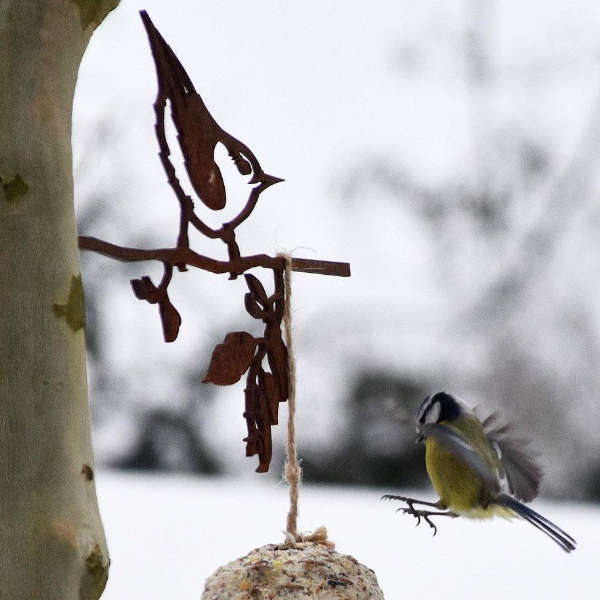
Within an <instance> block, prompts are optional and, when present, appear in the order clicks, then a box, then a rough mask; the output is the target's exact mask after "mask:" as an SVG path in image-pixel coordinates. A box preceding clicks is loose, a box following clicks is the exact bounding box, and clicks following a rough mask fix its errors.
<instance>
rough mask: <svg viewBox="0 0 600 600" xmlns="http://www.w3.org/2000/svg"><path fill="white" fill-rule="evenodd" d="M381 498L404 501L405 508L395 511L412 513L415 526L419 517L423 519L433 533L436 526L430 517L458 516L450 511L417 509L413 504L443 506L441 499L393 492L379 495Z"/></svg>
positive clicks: (453, 517) (419, 521)
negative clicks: (428, 499) (427, 499)
mask: <svg viewBox="0 0 600 600" xmlns="http://www.w3.org/2000/svg"><path fill="white" fill-rule="evenodd" d="M381 499H382V500H400V502H406V504H407V505H408V507H407V508H404V507H402V508H399V509H398V510H397V511H396V512H398V511H402V512H403V513H404V514H406V515H412V516H413V517H415V519H417V526H418V525H420V523H421V519H423V520H424V521H425V522H426V523H427V525H429V527H431V528H432V529H433V535H435V534H436V533H437V527H436V526H435V524H434V523H433V521H432V520H431V517H450V518H452V519H455V518H456V517H458V515H457V514H456V513H453V512H452V511H449V510H448V511H431V510H417V509H416V508H415V506H414V505H415V504H422V505H424V506H433V507H434V508H445V506H444V504H443V503H442V501H441V500H438V501H437V502H426V501H424V500H417V499H415V498H408V497H406V496H394V495H393V494H385V496H382V497H381Z"/></svg>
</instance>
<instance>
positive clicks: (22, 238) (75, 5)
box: [0, 0, 118, 600]
mask: <svg viewBox="0 0 600 600" xmlns="http://www.w3.org/2000/svg"><path fill="white" fill-rule="evenodd" d="M117 2H118V0H0V308H1V313H0V598H1V599H2V600H13V599H27V600H30V599H38V598H39V599H44V600H53V599H57V600H58V599H60V600H71V599H75V598H77V599H80V598H81V599H88V598H89V599H92V598H98V597H100V595H101V593H102V590H103V588H104V585H105V583H106V577H107V574H108V553H107V550H106V543H105V539H104V532H103V529H102V523H101V521H100V516H99V512H98V507H97V501H96V491H95V483H94V479H93V466H94V465H93V456H92V449H91V442H90V423H89V407H88V400H87V382H86V371H85V341H84V328H83V311H82V306H83V304H82V293H81V278H80V273H79V258H78V251H77V242H76V228H75V219H74V211H73V182H72V159H71V108H72V102H73V93H74V88H75V81H76V78H77V71H78V68H79V63H80V60H81V57H82V54H83V52H84V50H85V47H86V45H87V43H88V41H89V38H90V36H91V33H92V32H93V30H94V28H95V27H96V25H97V24H98V23H100V22H101V21H102V19H103V18H104V16H105V15H106V13H107V12H108V11H109V10H110V9H112V8H113V7H114V6H115V5H116V4H117Z"/></svg>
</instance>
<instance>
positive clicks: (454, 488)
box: [383, 392, 576, 552]
mask: <svg viewBox="0 0 600 600" xmlns="http://www.w3.org/2000/svg"><path fill="white" fill-rule="evenodd" d="M416 427H417V441H419V442H423V441H424V442H425V463H426V467H427V474H428V475H429V479H430V480H431V483H432V484H433V487H434V488H435V491H436V492H437V494H438V496H439V497H440V499H439V500H438V501H437V502H423V501H420V500H415V499H414V498H407V497H405V496H395V495H392V494H387V495H385V496H383V498H384V499H387V500H400V501H403V502H405V503H406V504H407V506H408V508H403V509H402V510H403V512H405V513H408V514H411V515H413V516H414V517H416V518H417V519H418V521H417V524H418V523H419V522H420V519H421V518H423V519H424V520H425V521H426V522H427V523H428V524H429V526H430V527H432V528H433V529H434V535H435V533H436V531H437V529H436V527H435V525H434V524H433V523H432V521H431V520H430V518H431V517H432V516H447V517H459V516H465V517H469V518H475V519H486V518H490V517H493V516H497V515H499V516H503V517H508V518H511V517H515V516H518V517H521V518H523V519H525V520H526V521H527V522H529V523H531V524H532V525H533V526H534V527H537V529H539V530H540V531H542V532H544V533H545V534H546V535H547V536H548V537H549V538H550V539H552V540H553V541H554V542H556V543H557V544H558V545H559V546H560V547H561V548H562V549H563V550H565V551H566V552H570V551H571V550H574V549H575V544H576V542H575V540H574V539H573V538H572V537H571V536H570V535H569V534H568V533H566V532H564V531H563V530H562V529H561V528H560V527H558V526H557V525H555V524H554V523H552V522H551V521H549V520H548V519H546V518H545V517H543V516H542V515H540V514H539V513H537V512H535V511H534V510H532V509H531V508H529V507H528V506H526V505H525V504H523V503H522V502H521V501H524V502H529V501H530V500H532V499H533V498H535V497H536V496H537V493H538V488H539V483H540V479H541V476H542V473H541V470H540V468H539V467H538V465H537V464H536V462H535V460H534V458H533V457H532V456H531V454H530V453H528V452H527V450H526V446H527V442H525V441H524V440H522V439H519V438H516V437H514V436H513V434H512V430H511V428H510V426H509V425H505V424H502V423H501V422H499V420H498V416H497V414H496V413H493V414H492V415H490V416H488V417H487V418H485V419H484V420H483V421H480V420H479V419H478V418H477V416H475V414H473V412H471V411H470V410H469V409H468V408H467V407H466V406H464V405H463V404H461V403H460V402H459V401H458V400H457V399H456V398H454V397H453V396H451V395H450V394H447V393H445V392H438V393H437V394H432V395H431V396H427V398H425V400H423V402H422V403H421V406H420V407H419V410H418V412H417V417H416ZM415 504H421V505H424V506H430V507H433V508H435V509H437V510H436V511H432V510H416V509H415V508H414V505H415Z"/></svg>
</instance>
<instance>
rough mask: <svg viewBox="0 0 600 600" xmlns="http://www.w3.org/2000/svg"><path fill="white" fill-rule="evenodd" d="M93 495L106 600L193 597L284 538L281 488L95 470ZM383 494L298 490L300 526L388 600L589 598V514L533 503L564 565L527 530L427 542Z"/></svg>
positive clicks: (509, 527)
mask: <svg viewBox="0 0 600 600" xmlns="http://www.w3.org/2000/svg"><path fill="white" fill-rule="evenodd" d="M98 491H99V494H100V504H101V506H100V508H101V511H102V518H103V521H104V526H105V528H106V534H107V536H108V540H109V549H110V552H111V559H112V564H111V572H110V578H109V582H108V585H107V588H106V592H105V594H104V596H103V600H120V599H122V598H131V599H138V598H139V599H142V598H143V599H144V600H150V599H155V598H156V599H159V598H173V597H177V598H181V599H182V600H187V599H190V600H191V599H192V598H196V599H198V598H200V595H201V593H202V590H203V588H204V581H205V579H206V578H207V577H208V576H209V575H211V574H212V573H213V572H214V571H215V570H216V569H217V568H218V567H219V566H221V565H224V564H227V563H228V562H230V561H231V560H233V559H235V558H238V557H240V556H244V555H245V554H247V553H248V552H249V551H250V550H252V549H254V548H256V547H258V546H262V545H264V544H271V543H279V542H281V541H282V540H283V535H282V533H281V532H282V529H283V528H284V527H285V517H286V515H287V510H288V496H287V490H286V489H285V488H284V487H283V486H281V485H280V486H273V485H271V484H269V483H266V484H265V483H264V482H261V481H257V480H254V481H251V482H244V483H243V485H242V484H241V483H240V482H239V481H238V480H232V479H228V478H227V479H209V478H202V477H200V478H198V477H196V478H189V477H184V476H181V475H180V476H168V477H156V476H147V475H143V476H140V475H136V476H132V475H123V474H117V473H102V472H101V473H99V474H98ZM385 491H388V490H384V489H381V490H379V489H369V490H364V489H362V490H358V489H348V488H346V489H341V488H331V487H314V486H306V487H304V488H303V489H302V491H301V499H300V515H299V525H300V528H301V529H302V530H306V531H308V530H310V531H312V530H314V529H316V528H317V527H318V526H320V525H325V526H326V527H327V529H328V533H329V538H330V539H331V540H333V541H334V542H335V543H336V550H337V551H338V552H341V553H343V554H351V555H352V556H354V557H355V558H356V559H357V560H359V561H360V562H362V563H363V564H365V565H367V566H368V567H370V568H371V569H374V570H375V573H376V575H377V579H378V581H379V586H380V587H381V589H382V590H383V592H384V594H385V597H386V598H387V599H389V600H397V599H400V598H414V599H415V600H421V599H422V600H425V599H427V598H432V597H437V596H439V595H440V593H443V595H444V596H445V597H446V598H465V599H468V600H471V599H473V600H475V599H476V598H481V597H482V596H485V597H486V598H489V599H490V600H503V599H506V598H507V597H509V598H510V597H512V598H531V599H533V600H538V599H540V600H541V599H544V600H558V599H564V598H580V599H588V598H589V599H592V598H595V597H596V596H597V588H598V585H597V577H596V566H597V562H598V544H600V510H599V509H598V508H597V507H592V506H591V505H585V504H578V505H576V504H573V505H570V506H566V505H559V504H557V503H551V502H541V501H540V502H536V503H535V504H534V505H535V508H536V509H538V510H539V511H540V512H541V513H542V514H544V515H545V516H547V517H549V518H551V519H552V520H553V521H555V522H556V523H557V524H559V525H561V526H563V527H564V528H565V529H567V530H568V532H569V533H571V534H572V535H573V536H574V537H575V538H576V539H577V541H578V543H579V546H578V548H577V550H575V551H574V552H572V553H570V554H568V555H567V554H565V553H564V552H563V551H562V550H561V549H560V548H559V547H558V546H556V545H555V544H554V543H553V542H551V541H549V540H548V538H546V537H545V536H544V535H542V534H541V533H540V532H538V531H537V530H536V529H534V528H533V527H531V526H530V525H529V524H527V523H524V522H518V521H514V522H507V521H505V520H503V519H496V520H494V521H468V520H466V519H456V520H452V521H448V522H445V521H441V522H440V523H439V528H438V533H437V535H436V536H435V538H432V536H431V533H430V530H429V528H428V527H427V526H426V525H425V526H423V525H421V526H419V527H415V526H414V520H413V518H412V517H407V516H404V517H402V516H400V515H397V514H395V512H394V509H395V506H394V505H393V504H389V503H387V502H383V501H382V502H380V501H379V500H378V498H379V496H381V494H382V493H384V492H385ZM408 491H409V492H410V491H411V490H408ZM247 511H250V513H249V512H247ZM249 514H251V515H252V516H251V517H250V516H249ZM441 590H443V592H442V591H441Z"/></svg>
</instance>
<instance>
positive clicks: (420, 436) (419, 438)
mask: <svg viewBox="0 0 600 600" xmlns="http://www.w3.org/2000/svg"><path fill="white" fill-rule="evenodd" d="M424 439H425V436H424V435H423V434H422V433H418V434H417V437H416V438H415V444H421V443H423V440H424Z"/></svg>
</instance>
